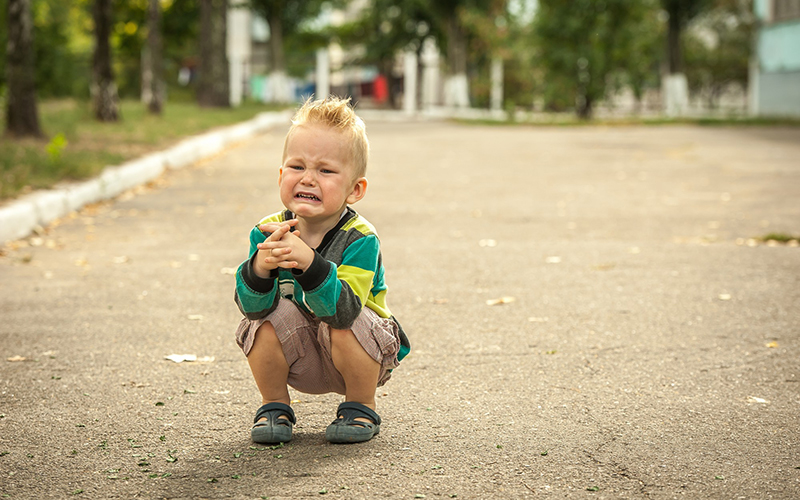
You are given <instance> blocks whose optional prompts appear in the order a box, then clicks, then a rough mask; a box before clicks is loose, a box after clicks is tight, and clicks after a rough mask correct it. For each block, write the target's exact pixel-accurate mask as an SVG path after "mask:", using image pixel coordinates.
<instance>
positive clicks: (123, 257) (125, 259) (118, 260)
mask: <svg viewBox="0 0 800 500" xmlns="http://www.w3.org/2000/svg"><path fill="white" fill-rule="evenodd" d="M129 260H130V259H128V257H127V256H126V255H120V256H119V257H114V258H113V259H111V262H113V263H114V264H125V263H126V262H128V261H129Z"/></svg>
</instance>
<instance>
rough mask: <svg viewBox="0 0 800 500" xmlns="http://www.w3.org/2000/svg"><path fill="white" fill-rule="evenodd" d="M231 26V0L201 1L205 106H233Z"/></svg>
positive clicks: (201, 89) (201, 72) (200, 96)
mask: <svg viewBox="0 0 800 500" xmlns="http://www.w3.org/2000/svg"><path fill="white" fill-rule="evenodd" d="M227 23H228V4H227V0H201V1H200V64H199V68H198V69H199V75H198V77H199V82H198V88H197V102H198V103H199V104H200V105H201V106H209V107H229V106H230V81H229V71H230V68H229V67H228V54H227V35H228V29H227Z"/></svg>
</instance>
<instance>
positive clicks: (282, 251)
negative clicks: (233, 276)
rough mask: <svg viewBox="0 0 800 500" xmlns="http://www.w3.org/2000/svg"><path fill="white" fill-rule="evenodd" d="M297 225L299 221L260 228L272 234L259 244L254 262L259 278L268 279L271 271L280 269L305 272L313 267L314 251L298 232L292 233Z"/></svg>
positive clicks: (272, 224) (292, 220)
mask: <svg viewBox="0 0 800 500" xmlns="http://www.w3.org/2000/svg"><path fill="white" fill-rule="evenodd" d="M296 224H297V219H291V220H288V221H285V222H270V223H267V224H262V225H260V226H259V227H258V228H259V229H260V230H261V231H262V232H264V233H271V234H270V235H269V236H268V237H267V239H266V240H264V242H263V243H259V244H258V256H257V257H256V259H255V261H254V262H253V270H254V271H255V272H256V274H257V275H258V276H261V277H262V278H266V277H267V276H269V273H270V271H272V270H273V269H276V268H279V267H280V268H283V269H300V270H302V271H305V270H306V269H308V266H310V265H311V262H313V260H314V250H313V249H311V247H309V246H308V245H306V243H305V242H304V241H303V240H301V239H300V232H299V231H298V230H295V231H291V229H292V227H294V226H295V225H296Z"/></svg>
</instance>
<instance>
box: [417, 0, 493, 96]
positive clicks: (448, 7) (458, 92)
mask: <svg viewBox="0 0 800 500" xmlns="http://www.w3.org/2000/svg"><path fill="white" fill-rule="evenodd" d="M489 1H490V0H442V1H439V2H432V3H431V4H430V5H431V9H432V12H433V14H434V16H435V18H436V19H437V20H438V22H439V23H440V26H441V32H442V33H444V37H443V39H440V40H439V46H440V47H442V48H444V49H445V54H446V58H447V79H446V81H445V104H446V105H449V106H456V107H468V106H469V83H468V82H469V80H468V77H467V61H468V43H469V35H470V34H469V32H468V30H467V28H466V27H465V26H464V22H463V17H462V16H463V15H464V11H465V9H468V8H475V9H481V8H483V9H486V8H487V6H488V3H489Z"/></svg>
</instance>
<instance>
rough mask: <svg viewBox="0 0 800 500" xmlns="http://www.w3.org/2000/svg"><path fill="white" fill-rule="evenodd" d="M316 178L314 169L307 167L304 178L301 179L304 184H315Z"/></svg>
mask: <svg viewBox="0 0 800 500" xmlns="http://www.w3.org/2000/svg"><path fill="white" fill-rule="evenodd" d="M314 180H315V179H314V172H312V171H311V169H308V168H307V169H306V170H305V171H304V172H303V178H302V179H301V181H302V182H303V183H304V184H313V183H314Z"/></svg>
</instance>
